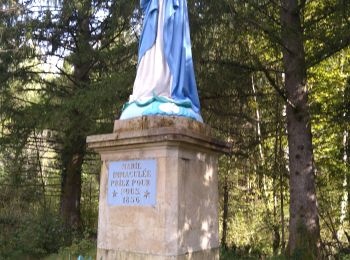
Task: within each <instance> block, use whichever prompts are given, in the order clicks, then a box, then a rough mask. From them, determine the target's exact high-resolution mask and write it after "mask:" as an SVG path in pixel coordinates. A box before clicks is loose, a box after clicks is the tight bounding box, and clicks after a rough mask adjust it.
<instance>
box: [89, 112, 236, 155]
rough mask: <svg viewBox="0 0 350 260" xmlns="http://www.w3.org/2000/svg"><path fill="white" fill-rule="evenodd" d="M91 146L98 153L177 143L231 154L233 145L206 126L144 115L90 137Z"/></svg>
mask: <svg viewBox="0 0 350 260" xmlns="http://www.w3.org/2000/svg"><path fill="white" fill-rule="evenodd" d="M86 141H87V143H88V147H89V148H91V149H93V150H95V151H97V152H102V151H108V150H110V149H111V148H117V147H121V146H124V147H125V146H129V145H132V146H134V145H147V144H150V143H164V142H165V143H178V144H188V145H191V146H193V145H195V146H197V147H198V148H202V149H203V148H204V149H206V150H212V151H214V152H217V153H225V154H228V153H230V151H231V147H232V145H231V144H230V143H227V142H224V141H222V140H220V139H218V138H216V137H215V136H214V131H213V130H212V129H211V128H210V127H209V126H208V125H205V124H203V123H200V122H197V121H195V120H193V119H190V118H185V117H176V116H142V117H137V118H133V119H128V120H116V121H115V122H114V130H113V133H112V134H103V135H93V136H88V137H87V140H86Z"/></svg>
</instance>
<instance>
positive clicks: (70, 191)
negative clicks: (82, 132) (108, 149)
mask: <svg viewBox="0 0 350 260" xmlns="http://www.w3.org/2000/svg"><path fill="white" fill-rule="evenodd" d="M84 155H85V138H78V140H77V141H76V142H72V146H69V147H67V148H66V149H64V151H63V158H62V161H63V167H64V168H63V173H62V190H61V216H62V218H63V220H64V221H65V223H66V225H67V226H69V227H71V228H72V229H77V228H79V227H80V226H81V215H80V197H81V170H82V165H83V158H84Z"/></svg>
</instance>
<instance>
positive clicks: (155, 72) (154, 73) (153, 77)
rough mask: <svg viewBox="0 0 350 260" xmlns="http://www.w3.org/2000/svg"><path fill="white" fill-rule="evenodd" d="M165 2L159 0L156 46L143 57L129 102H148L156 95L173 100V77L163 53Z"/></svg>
mask: <svg viewBox="0 0 350 260" xmlns="http://www.w3.org/2000/svg"><path fill="white" fill-rule="evenodd" d="M163 2H164V0H159V16H158V29H157V38H156V41H155V44H154V45H153V46H152V48H151V49H149V50H148V51H147V52H146V53H145V55H144V56H143V57H142V59H141V61H140V63H139V65H138V67H137V74H136V79H135V82H134V88H133V93H132V95H131V96H130V100H129V102H133V101H146V100H149V99H151V98H152V97H153V96H154V95H156V96H162V97H167V98H171V85H172V75H171V72H170V69H169V66H168V64H167V62H166V59H165V56H164V52H163V45H164V43H163V28H164V26H163V25H164V5H163Z"/></svg>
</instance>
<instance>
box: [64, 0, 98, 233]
mask: <svg viewBox="0 0 350 260" xmlns="http://www.w3.org/2000/svg"><path fill="white" fill-rule="evenodd" d="M64 3H65V4H71V3H70V2H69V1H67V2H66V1H65V2H64ZM76 8H77V9H76V12H77V15H78V17H77V29H76V37H75V45H76V46H75V55H76V58H75V59H73V62H72V63H73V66H74V72H73V75H72V76H73V82H74V83H73V84H74V86H73V88H75V89H77V91H80V90H81V89H84V88H86V87H87V86H88V85H89V84H90V73H89V72H90V69H91V67H92V64H93V55H92V52H93V48H92V46H91V45H90V42H91V33H90V28H89V24H90V20H89V19H90V18H89V17H90V15H89V14H90V11H91V1H83V3H82V5H79V6H76ZM78 106H79V104H77V107H78ZM68 117H69V120H70V122H71V125H70V127H69V128H68V130H66V132H65V133H64V135H63V142H64V144H65V145H64V148H63V151H62V155H61V158H62V163H63V172H62V190H61V215H62V217H63V219H64V220H65V222H66V224H67V225H70V226H71V227H72V228H73V229H75V228H79V227H80V224H81V216H80V198H81V174H82V173H81V172H82V164H83V160H84V156H85V149H86V145H85V143H86V135H87V128H88V126H87V124H88V121H87V120H86V115H84V113H81V112H80V111H78V109H77V108H72V109H71V111H69V112H68Z"/></svg>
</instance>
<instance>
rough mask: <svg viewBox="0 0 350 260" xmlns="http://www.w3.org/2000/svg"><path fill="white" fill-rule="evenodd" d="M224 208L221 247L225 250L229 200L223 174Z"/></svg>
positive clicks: (226, 182) (226, 177) (226, 176)
mask: <svg viewBox="0 0 350 260" xmlns="http://www.w3.org/2000/svg"><path fill="white" fill-rule="evenodd" d="M224 182H225V183H224V207H223V213H222V238H221V245H222V246H223V247H224V248H225V249H227V228H228V225H227V222H228V199H229V187H228V173H226V174H225V179H224Z"/></svg>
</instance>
